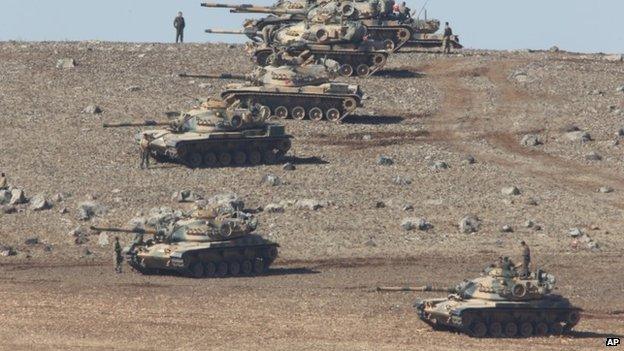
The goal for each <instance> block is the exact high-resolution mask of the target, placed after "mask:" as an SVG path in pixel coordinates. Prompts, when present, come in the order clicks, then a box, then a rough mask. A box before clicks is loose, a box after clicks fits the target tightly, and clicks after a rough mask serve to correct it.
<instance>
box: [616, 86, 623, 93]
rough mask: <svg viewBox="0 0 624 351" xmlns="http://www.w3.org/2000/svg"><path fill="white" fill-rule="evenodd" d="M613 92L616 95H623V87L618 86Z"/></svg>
mask: <svg viewBox="0 0 624 351" xmlns="http://www.w3.org/2000/svg"><path fill="white" fill-rule="evenodd" d="M615 91H616V92H617V93H624V85H620V86H619V87H617V88H615Z"/></svg>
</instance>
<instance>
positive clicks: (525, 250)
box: [520, 241, 531, 277]
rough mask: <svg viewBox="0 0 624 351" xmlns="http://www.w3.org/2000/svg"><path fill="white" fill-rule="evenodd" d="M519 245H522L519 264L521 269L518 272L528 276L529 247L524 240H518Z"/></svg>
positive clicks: (529, 262)
mask: <svg viewBox="0 0 624 351" xmlns="http://www.w3.org/2000/svg"><path fill="white" fill-rule="evenodd" d="M520 246H521V247H522V263H521V264H520V266H521V267H522V271H521V272H520V276H522V277H528V276H529V268H530V267H529V266H530V264H531V249H529V245H527V243H526V242H524V241H521V242H520Z"/></svg>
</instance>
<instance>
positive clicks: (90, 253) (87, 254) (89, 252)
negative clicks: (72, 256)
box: [82, 247, 93, 258]
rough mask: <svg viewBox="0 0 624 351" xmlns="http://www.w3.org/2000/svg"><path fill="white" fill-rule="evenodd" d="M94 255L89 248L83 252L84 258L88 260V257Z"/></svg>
mask: <svg viewBox="0 0 624 351" xmlns="http://www.w3.org/2000/svg"><path fill="white" fill-rule="evenodd" d="M92 255H93V252H91V250H89V248H88V247H85V248H84V249H83V250H82V257H83V258H88V257H90V256H92Z"/></svg>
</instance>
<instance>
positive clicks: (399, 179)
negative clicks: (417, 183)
mask: <svg viewBox="0 0 624 351" xmlns="http://www.w3.org/2000/svg"><path fill="white" fill-rule="evenodd" d="M392 181H393V182H394V184H396V185H402V186H405V185H410V184H412V178H410V177H405V178H404V177H401V176H396V177H394V179H392Z"/></svg>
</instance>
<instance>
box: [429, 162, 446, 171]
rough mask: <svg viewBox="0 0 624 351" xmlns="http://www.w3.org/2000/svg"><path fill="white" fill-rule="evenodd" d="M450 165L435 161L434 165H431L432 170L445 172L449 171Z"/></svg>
mask: <svg viewBox="0 0 624 351" xmlns="http://www.w3.org/2000/svg"><path fill="white" fill-rule="evenodd" d="M448 168H449V165H448V164H447V163H446V162H444V161H435V162H433V164H431V169H433V170H438V171H439V170H444V169H448Z"/></svg>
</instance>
